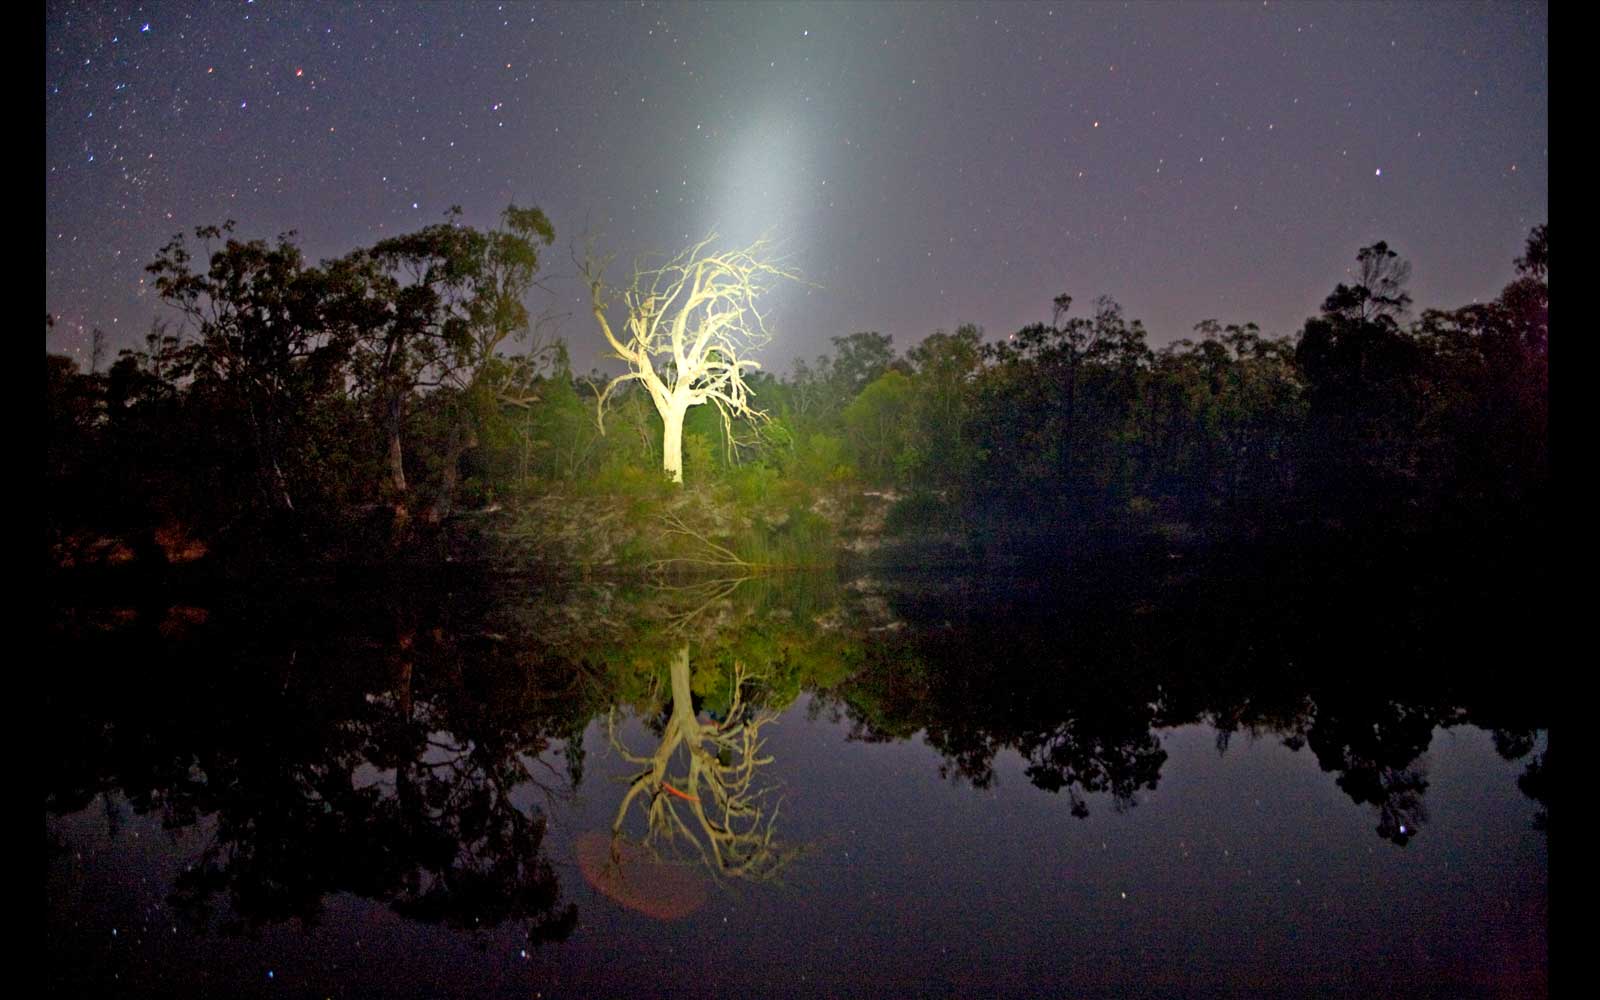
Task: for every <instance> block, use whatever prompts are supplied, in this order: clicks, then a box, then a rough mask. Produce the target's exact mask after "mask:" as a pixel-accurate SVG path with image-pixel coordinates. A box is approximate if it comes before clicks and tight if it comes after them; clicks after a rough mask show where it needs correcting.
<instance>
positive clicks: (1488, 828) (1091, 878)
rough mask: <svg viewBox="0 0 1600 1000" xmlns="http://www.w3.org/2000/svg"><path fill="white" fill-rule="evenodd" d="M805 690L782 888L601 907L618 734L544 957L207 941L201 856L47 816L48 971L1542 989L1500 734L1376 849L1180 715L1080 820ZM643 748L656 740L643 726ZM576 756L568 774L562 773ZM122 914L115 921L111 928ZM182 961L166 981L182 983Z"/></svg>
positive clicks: (543, 981)
mask: <svg viewBox="0 0 1600 1000" xmlns="http://www.w3.org/2000/svg"><path fill="white" fill-rule="evenodd" d="M807 709H808V705H807V699H806V698H802V699H801V701H800V702H799V703H797V704H796V705H795V706H793V707H791V709H790V710H789V711H788V712H787V713H786V714H785V716H784V717H783V718H782V719H781V720H780V722H779V724H777V725H775V726H772V727H771V728H770V730H769V731H768V732H769V733H770V741H769V743H768V750H769V751H770V752H771V754H772V756H773V757H774V762H773V763H772V764H771V765H769V770H770V771H771V773H772V777H773V778H774V779H776V780H777V781H779V782H780V783H781V786H782V788H781V795H782V796H783V805H782V813H781V818H780V821H779V834H780V836H781V837H782V838H783V839H784V840H786V841H789V842H810V843H812V844H813V845H814V846H813V850H812V852H811V853H810V854H809V855H807V856H805V857H803V858H801V859H800V860H799V861H798V862H796V864H795V865H794V866H792V867H791V868H790V869H789V870H788V871H787V872H786V873H785V878H784V882H785V884H784V885H781V886H749V885H741V886H735V887H732V888H731V889H729V890H727V891H720V892H716V893H713V895H712V897H711V900H710V902H709V903H708V905H707V906H706V907H705V908H704V909H703V910H701V911H700V912H699V913H697V914H695V915H694V916H692V917H690V918H688V919H687V920H685V921H683V922H681V923H674V924H660V923H653V922H651V921H649V920H647V919H646V918H643V917H641V916H638V915H637V914H633V913H629V912H626V911H623V910H621V909H619V908H617V907H616V906H614V905H613V904H611V903H609V902H608V901H606V900H604V899H603V898H601V897H599V896H597V895H595V894H594V893H593V892H592V891H591V890H589V889H588V887H587V886H586V885H585V884H584V883H583V880H582V879H581V878H580V877H579V875H578V873H577V870H576V868H575V865H574V863H573V861H572V857H571V853H570V851H571V845H572V843H573V841H574V840H575V839H576V837H577V835H578V834H580V833H582V832H583V831H585V830H589V829H601V828H605V827H606V826H608V825H609V823H610V821H611V817H612V815H613V814H614V811H615V807H616V798H615V796H616V795H618V794H620V790H621V785H619V784H618V783H617V782H616V781H615V780H613V779H615V778H617V777H619V776H621V775H622V774H623V773H624V771H625V770H626V768H625V766H624V765H623V764H622V762H621V761H619V760H618V759H617V758H616V756H615V755H614V754H612V753H610V752H609V750H608V748H607V743H606V737H605V733H604V729H603V727H602V726H600V725H592V726H591V727H590V728H589V731H588V734H587V736H586V743H587V746H588V750H589V756H588V761H589V764H588V772H587V775H586V778H585V782H584V785H583V787H582V789H581V794H580V795H579V797H578V800H577V801H576V802H575V803H554V804H552V805H551V806H549V808H553V809H555V810H556V811H554V812H552V813H551V814H550V819H551V829H550V832H549V834H548V835H547V838H546V848H545V849H546V851H547V852H549V854H550V856H551V858H552V860H553V861H554V862H555V864H556V868H557V871H558V873H559V875H560V878H561V885H562V891H563V893H564V894H565V895H566V896H567V898H570V899H573V900H575V901H576V902H577V904H578V908H579V915H580V926H579V929H578V931H577V932H576V933H575V934H574V936H573V937H572V938H571V939H570V940H569V941H567V942H566V943H564V944H561V945H553V946H545V947H544V948H541V949H538V950H535V951H533V952H532V953H531V954H530V955H529V956H528V958H526V959H524V958H523V957H522V956H521V954H520V953H521V952H522V950H523V948H522V944H521V942H520V940H519V938H518V935H517V934H516V933H515V932H514V931H511V930H505V929H502V930H499V931H496V932H493V933H491V934H489V935H487V937H486V938H485V939H484V940H485V943H486V947H485V948H484V950H482V951H479V950H478V949H477V948H476V947H475V946H474V945H473V943H472V939H471V937H470V936H468V935H463V934H458V933H455V932H451V931H446V930H442V929H439V928H436V927H426V926H420V925H415V924H411V923H408V922H405V921H402V920H400V919H399V918H398V917H395V916H393V915H392V914H390V913H389V912H387V911H386V910H385V909H384V908H382V907H380V906H375V905H373V904H370V903H367V902H364V901H361V900H357V899H354V898H350V897H339V898H335V899H333V900H331V901H330V904H329V912H328V915H327V919H326V920H325V921H324V923H323V925H322V926H321V927H320V928H317V929H314V930H312V931H311V932H310V933H309V934H305V933H302V931H301V930H300V929H299V928H295V927H284V926H279V927H268V928H266V929H264V930H263V932H262V933H261V934H260V936H259V939H256V940H250V939H239V938H223V939H213V940H201V939H198V938H196V937H194V936H193V935H192V934H190V932H189V931H188V930H187V929H186V928H184V927H182V926H180V927H179V930H178V931H177V932H176V933H175V932H174V931H173V930H172V927H173V926H174V924H173V923H171V922H170V921H169V920H168V919H167V918H166V917H165V916H164V915H163V907H162V904H161V900H162V898H163V897H164V895H165V892H166V887H167V883H168V881H169V880H170V879H171V877H172V876H173V875H175V874H176V872H177V871H178V870H180V869H181V867H182V865H183V864H184V859H185V858H186V857H188V856H189V855H190V854H191V853H192V852H193V851H195V850H197V849H198V846H199V844H200V836H199V834H198V832H193V831H191V832H190V833H187V834H183V835H180V836H179V837H178V838H177V839H176V841H173V840H172V839H170V838H169V837H168V836H167V835H166V834H164V833H162V831H161V830H160V824H159V821H158V820H156V819H153V818H150V817H145V818H137V817H129V818H127V819H126V820H125V821H124V823H123V826H122V832H121V833H120V835H119V836H118V838H117V839H116V841H115V842H111V843H108V842H107V841H106V840H105V837H104V832H103V831H104V819H103V812H102V811H101V810H100V808H99V807H98V804H97V805H96V806H92V807H91V808H90V809H88V810H86V811H85V812H84V813H81V814H78V815H75V816H72V817H67V818H65V819H61V820H53V821H51V822H50V824H49V826H50V829H51V830H52V831H53V832H54V833H56V834H57V835H58V836H60V837H62V838H63V839H64V840H65V841H66V842H67V844H68V849H67V852H66V853H65V855H64V856H62V857H59V858H57V859H56V860H55V861H54V862H53V863H52V868H51V872H50V881H49V883H48V887H49V898H50V901H51V902H50V908H49V915H48V917H47V937H48V939H49V945H50V949H51V955H50V962H51V963H52V969H53V970H55V971H56V972H57V974H59V971H60V970H62V969H64V968H68V967H71V968H77V969H80V970H86V971H87V972H93V971H94V970H111V969H115V970H119V971H120V972H121V973H122V974H123V976H124V980H123V981H124V982H127V983H129V986H130V988H131V989H132V990H133V991H134V992H151V993H155V992H160V990H161V989H164V988H167V986H168V985H169V984H171V983H174V982H176V983H177V984H178V985H180V986H181V985H182V984H184V983H185V982H190V983H196V982H198V979H197V978H195V977H198V975H199V974H200V970H210V974H211V976H212V979H211V980H210V983H209V986H210V988H211V989H213V990H217V991H222V992H227V993H234V992H236V991H239V992H245V993H249V992H253V991H256V990H260V989H265V988H266V986H267V985H268V981H267V979H266V976H267V974H268V972H269V971H270V972H271V973H272V975H273V980H272V984H273V985H275V986H276V987H277V988H284V989H289V990H291V991H293V990H296V989H300V988H317V989H329V990H333V991H334V992H339V993H346V992H348V993H362V992H373V991H376V992H381V993H385V994H389V995H398V996H408V995H410V996H422V995H464V996H465V995H485V994H489V993H494V994H501V993H504V994H507V995H522V996H525V995H529V992H530V991H543V992H545V993H549V992H551V990H552V988H553V987H554V986H557V985H559V988H560V990H561V991H563V992H566V993H570V994H571V995H620V994H621V993H622V992H623V991H627V990H643V991H645V992H646V993H656V992H659V991H661V990H662V989H663V988H664V987H663V984H671V986H672V987H673V989H676V988H677V987H678V986H680V985H683V984H690V985H692V987H693V989H694V990H695V991H697V992H702V993H717V994H721V993H725V992H726V993H729V994H730V995H747V996H756V995H775V994H780V993H781V994H828V993H836V994H845V995H857V994H859V993H861V992H862V991H863V990H867V991H869V992H879V993H883V992H887V993H891V994H909V993H916V994H921V993H933V994H939V995H943V994H946V993H956V994H962V995H1024V994H1028V993H1032V992H1036V991H1037V990H1039V989H1041V988H1043V989H1045V990H1046V992H1051V993H1062V992H1063V991H1064V992H1066V993H1081V992H1084V991H1087V992H1090V993H1093V992H1095V991H1097V990H1100V989H1111V990H1112V991H1113V992H1116V991H1117V987H1119V986H1125V985H1126V984H1130V983H1132V984H1137V985H1138V987H1139V989H1138V992H1140V993H1144V994H1147V995H1169V996H1195V995H1207V994H1212V993H1215V992H1218V991H1219V990H1227V989H1229V988H1233V989H1238V988H1244V987H1248V986H1251V985H1257V986H1259V985H1260V984H1267V988H1268V992H1273V991H1274V987H1277V988H1281V987H1284V986H1286V985H1288V984H1290V983H1292V984H1293V985H1294V988H1296V989H1298V988H1302V987H1305V988H1309V989H1312V990H1313V991H1316V992H1318V993H1320V994H1326V995H1345V996H1395V995H1407V996H1417V995H1460V994H1461V993H1462V992H1463V990H1465V989H1466V987H1467V985H1469V984H1480V985H1481V984H1483V983H1487V982H1497V983H1509V984H1511V985H1512V986H1513V987H1514V988H1515V989H1514V992H1517V991H1520V995H1537V994H1541V993H1542V992H1543V985H1542V984H1543V955H1544V948H1545V927H1546V915H1545V901H1546V899H1547V895H1548V889H1547V881H1548V878H1547V858H1546V842H1545V839H1544V837H1543V835H1542V834H1538V833H1536V832H1533V831H1532V830H1530V828H1529V825H1530V821H1531V816H1532V813H1533V810H1534V805H1533V803H1531V802H1530V801H1528V800H1527V799H1525V798H1524V797H1523V796H1522V795H1520V794H1519V792H1518V791H1517V789H1516V783H1515V782H1516V777H1517V774H1518V773H1519V772H1520V768H1521V763H1520V762H1506V761H1504V760H1502V759H1500V758H1499V757H1498V756H1497V755H1496V753H1495V752H1494V749H1493V746H1492V743H1491V741H1490V738H1489V736H1488V734H1487V733H1485V732H1483V731H1482V730H1478V729H1476V728H1472V727H1467V726H1461V727H1456V728H1454V729H1451V730H1441V731H1438V732H1436V733H1435V734H1434V738H1433V743H1432V746H1431V748H1430V750H1429V753H1428V754H1427V756H1426V758H1425V762H1426V767H1427V772H1428V777H1429V781H1430V786H1429V789H1428V792H1427V797H1426V798H1427V808H1428V812H1429V817H1430V818H1429V821H1428V824H1427V826H1426V828H1425V830H1424V832H1423V834H1422V835H1421V836H1420V837H1419V838H1418V839H1417V840H1415V841H1413V842H1412V843H1411V844H1410V845H1409V846H1407V847H1405V848H1397V847H1395V846H1394V845H1392V844H1389V843H1387V842H1384V841H1382V840H1380V839H1378V838H1377V836H1376V835H1375V834H1374V833H1373V825H1374V822H1375V818H1374V815H1373V813H1372V811H1371V810H1370V809H1369V808H1368V807H1366V806H1359V805H1356V804H1354V803H1352V802H1351V801H1350V800H1349V799H1348V798H1347V797H1346V796H1345V795H1344V794H1343V793H1342V792H1341V791H1340V790H1339V789H1338V787H1337V786H1336V785H1335V783H1334V780H1333V779H1334V776H1332V775H1329V774H1326V773H1323V772H1322V771H1321V770H1320V768H1319V767H1318V766H1317V762H1316V760H1315V758H1314V757H1313V756H1312V754H1311V753H1310V752H1309V751H1307V750H1302V751H1300V752H1298V753H1296V752H1291V751H1289V750H1288V749H1286V748H1284V747H1283V746H1282V745H1281V744H1280V743H1279V742H1278V741H1277V740H1276V739H1272V738H1265V739H1261V740H1256V741H1252V740H1248V739H1246V738H1244V737H1243V736H1242V735H1241V736H1236V737H1235V739H1234V740H1233V741H1232V743H1231V745H1230V747H1229V749H1228V750H1227V752H1226V753H1225V754H1221V755H1219V754H1218V753H1217V750H1216V734H1215V732H1214V731H1213V730H1212V729H1210V727H1208V726H1204V725H1189V726H1183V727H1179V728H1177V729H1172V730H1166V731H1163V732H1162V733H1161V734H1160V736H1161V742H1162V746H1163V748H1164V749H1165V750H1166V751H1167V753H1168V754H1169V757H1168V759H1167V761H1166V763H1165V764H1164V766H1163V768H1162V773H1161V780H1160V783H1159V785H1158V786H1157V788H1156V790H1155V791H1153V792H1145V793H1141V794H1140V796H1139V804H1138V805H1137V806H1136V807H1134V808H1132V809H1129V810H1127V811H1125V812H1122V813H1118V812H1117V811H1115V810H1114V809H1113V808H1112V804H1111V803H1110V802H1109V801H1108V800H1107V799H1106V798H1105V797H1104V796H1090V797H1089V804H1090V810H1091V811H1090V816H1089V817H1088V818H1087V819H1082V820H1080V819H1076V818H1073V817H1072V816H1070V815H1069V814H1068V802H1067V800H1066V798H1065V797H1064V796H1057V795H1051V794H1048V793H1045V792H1042V791H1040V790H1038V789H1036V788H1034V787H1032V786H1031V785H1030V784H1029V783H1028V781H1027V779H1026V777H1025V775H1024V774H1023V773H1022V762H1021V760H1020V759H1019V758H1017V757H1016V756H1015V755H1014V754H1010V753H1004V754H1002V755H1001V757H1000V758H999V759H998V760H997V762H996V770H997V772H998V776H999V780H998V782H997V783H996V785H995V787H994V788H992V789H989V790H983V791H979V790H974V789H972V788H970V787H968V786H965V785H962V784H957V783H953V782H950V781H946V780H942V779H941V778H940V777H939V774H938V768H939V763H940V759H939V757H938V756H937V755H936V754H935V753H933V752H932V751H931V750H930V749H928V747H927V746H926V745H925V744H924V743H923V742H922V741H921V740H920V739H916V740H912V741H909V742H900V743H885V744H873V743H862V742H852V741H849V740H848V739H847V738H846V736H847V727H846V726H845V725H843V724H840V723H832V722H828V721H825V720H822V721H817V720H813V721H807V714H808V713H807ZM628 735H629V736H630V737H632V738H634V739H636V740H638V739H643V738H645V735H646V734H645V733H644V731H643V729H642V728H640V727H637V726H630V728H629V732H628ZM554 763H555V766H556V767H557V768H558V769H560V768H561V767H562V764H561V763H560V762H559V761H556V762H554ZM113 930H115V931H116V932H117V933H116V934H114V935H113V934H112V931H113ZM174 977H176V978H174Z"/></svg>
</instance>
